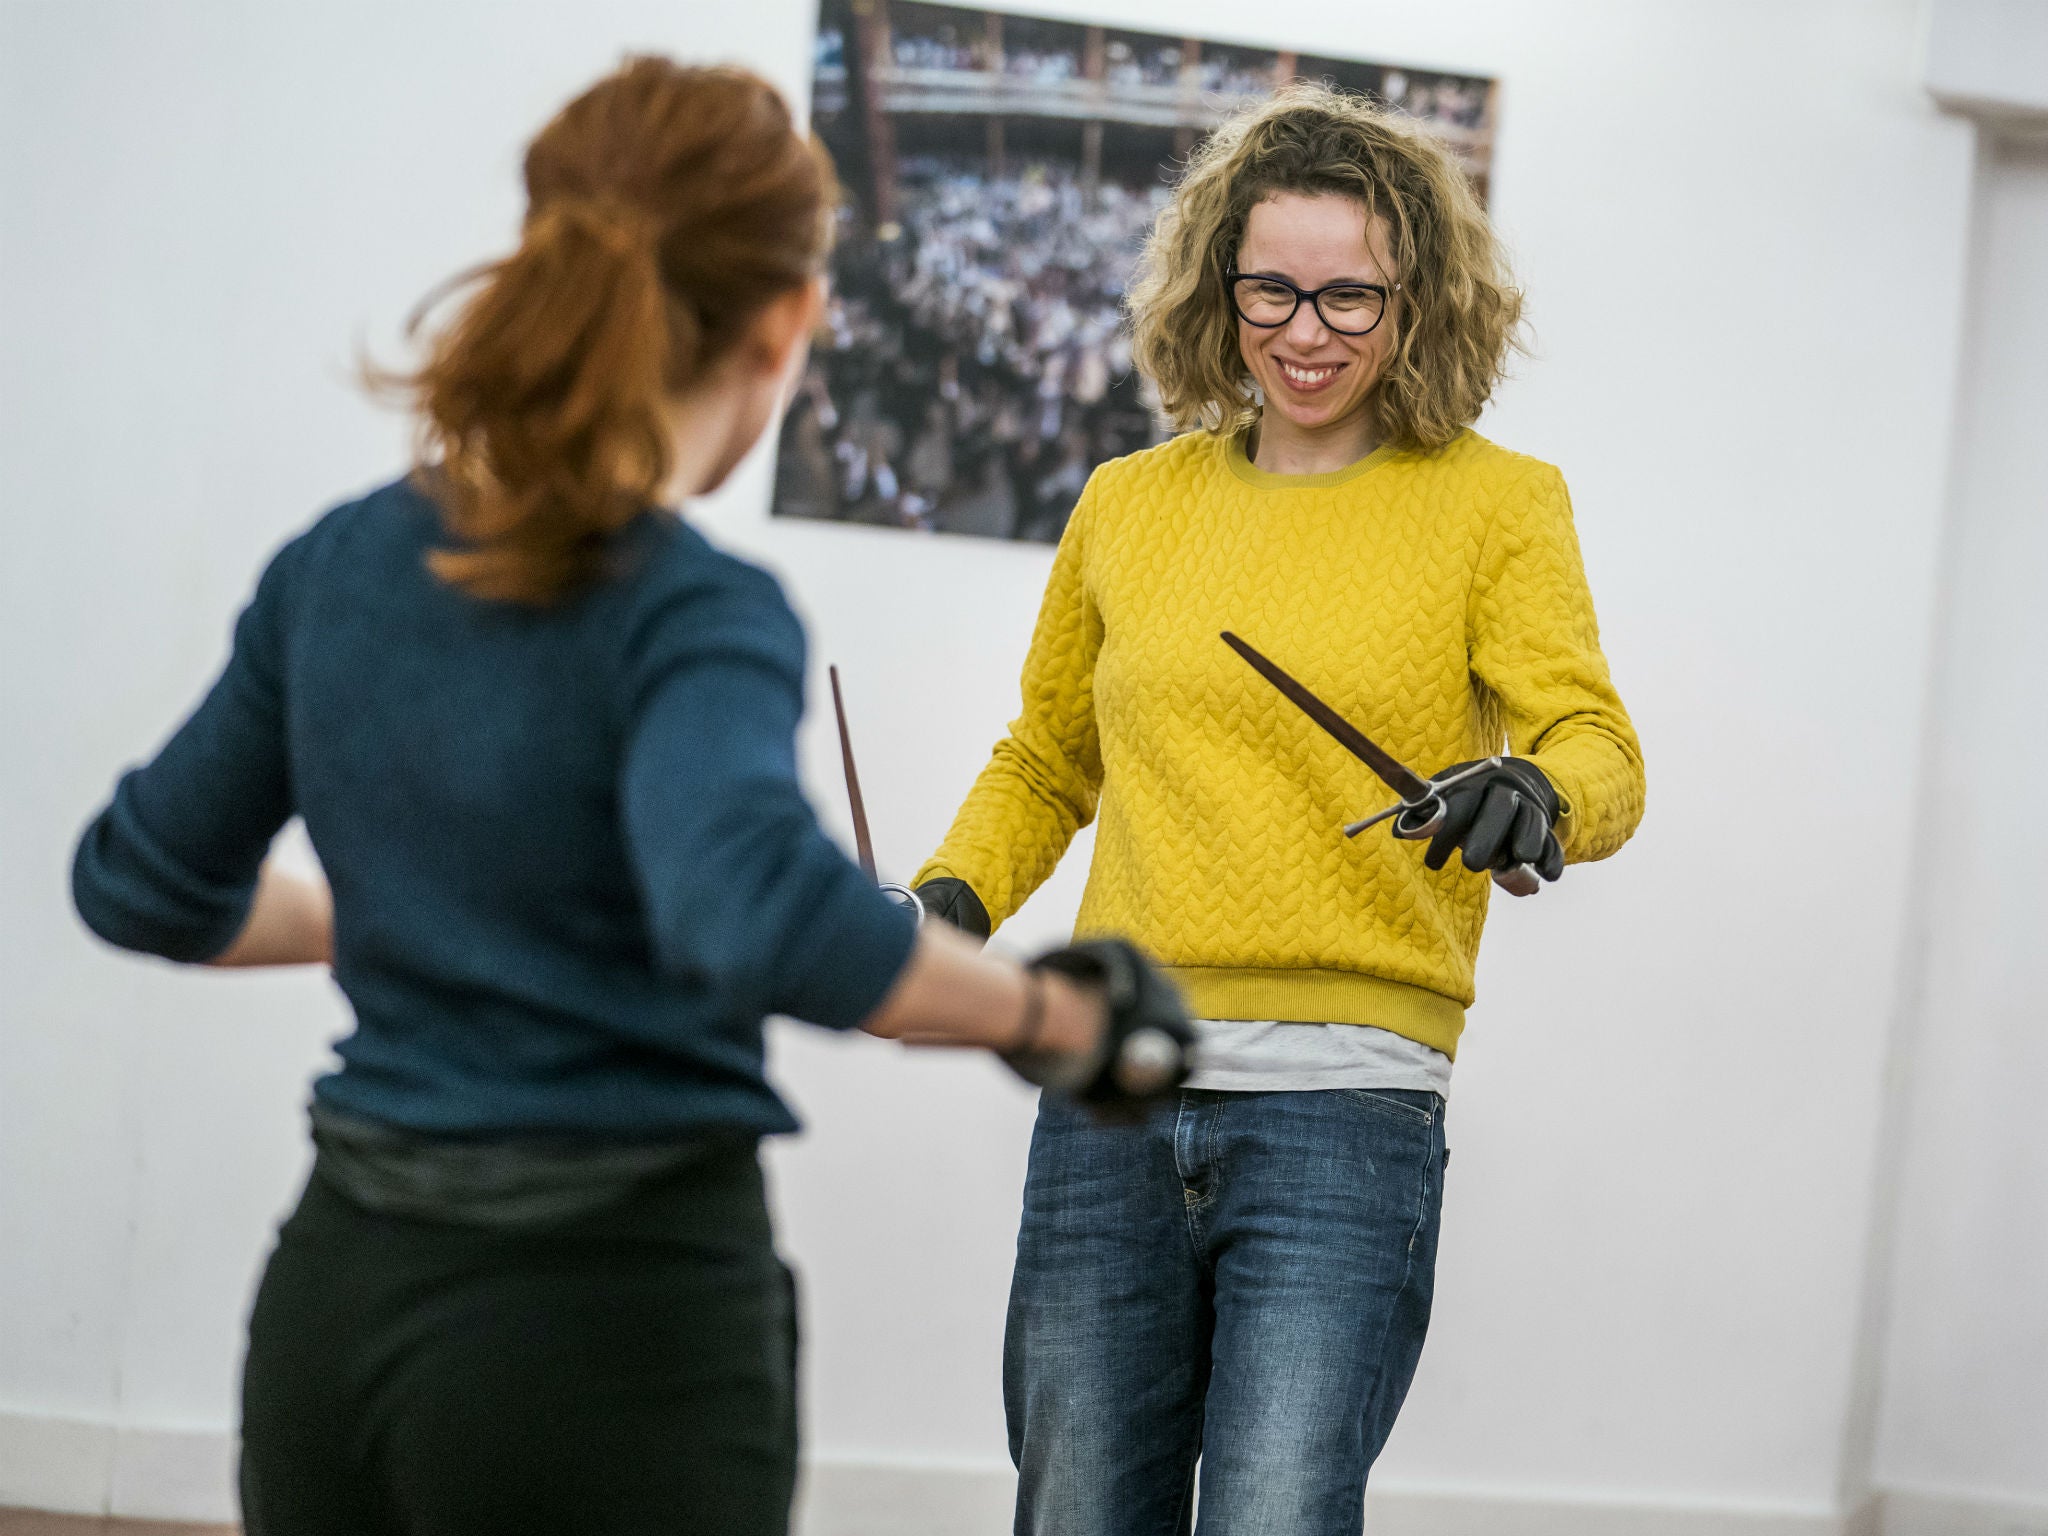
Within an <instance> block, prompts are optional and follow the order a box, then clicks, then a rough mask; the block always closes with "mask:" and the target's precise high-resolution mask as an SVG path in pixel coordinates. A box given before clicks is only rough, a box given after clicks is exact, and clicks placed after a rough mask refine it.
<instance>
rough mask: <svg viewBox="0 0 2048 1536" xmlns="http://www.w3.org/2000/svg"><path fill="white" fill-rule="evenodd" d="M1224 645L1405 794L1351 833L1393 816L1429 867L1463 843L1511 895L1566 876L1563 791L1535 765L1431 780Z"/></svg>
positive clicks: (1275, 671) (1258, 661)
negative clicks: (1557, 827)
mask: <svg viewBox="0 0 2048 1536" xmlns="http://www.w3.org/2000/svg"><path fill="white" fill-rule="evenodd" d="M1223 643H1224V644H1226V645H1228V646H1229V647H1230V648H1231V649H1232V650H1234V651H1236V652H1237V654H1238V655H1240V656H1242V657H1243V658H1244V659H1245V660H1246V661H1247V662H1249V663H1250V664H1251V666H1252V669H1253V670H1254V671H1256V672H1257V673H1258V674H1259V675H1260V676H1261V677H1263V678H1265V679H1266V681H1267V682H1269V683H1271V684H1272V685H1273V686H1274V687H1275V688H1277V689H1279V690H1280V692H1281V693H1282V694H1284V695H1285V696H1286V697H1287V699H1288V700H1289V701H1290V702H1291V703H1293V704H1294V705H1295V707H1296V708H1298V709H1299V710H1301V712H1302V713H1303V714H1305V715H1307V716H1308V717H1309V718H1310V719H1311V720H1313V721H1315V723H1316V724H1317V725H1320V726H1321V727H1322V728H1323V729H1324V730H1325V731H1327V732H1328V733H1329V734H1330V735H1331V736H1332V737H1334V738H1335V739H1336V741H1337V742H1338V743H1339V744H1340V745H1341V746H1343V747H1344V748H1345V750H1347V751H1348V752H1350V753H1351V755H1352V756H1354V757H1356V758H1358V759H1359V761H1361V762H1363V763H1364V764H1365V765H1366V766H1367V767H1368V768H1370V769H1371V770H1372V771H1373V772H1374V773H1375V774H1377V775H1378V776H1379V778H1380V779H1381V781H1382V782H1384V783H1385V784H1386V785H1387V787H1388V788H1390V789H1392V790H1393V791H1394V793H1395V794H1397V795H1399V796H1400V797H1401V798H1400V801H1399V802H1398V803H1397V804H1395V805H1391V806H1389V807H1387V809H1386V810H1384V811H1381V812H1379V813H1378V814H1377V815H1374V816H1368V817H1366V818H1365V819H1364V820H1363V821H1354V822H1352V823H1351V824H1350V825H1349V826H1347V827H1345V829H1344V835H1345V836H1346V837H1356V836H1357V835H1358V834H1359V833H1361V832H1363V831H1365V830H1366V828H1368V827H1372V826H1376V825H1378V824H1379V823H1380V822H1382V821H1387V820H1389V819H1391V820H1392V821H1393V823H1394V826H1393V833H1394V836H1396V837H1398V838H1403V839H1407V840H1411V841H1418V842H1419V841H1421V840H1422V839H1425V838H1427V839H1429V843H1430V846H1429V852H1428V854H1427V855H1426V856H1425V858H1424V861H1423V862H1424V863H1425V864H1427V865H1428V867H1429V868H1431V869H1441V868H1443V866H1444V864H1445V863H1446V862H1447V861H1448V860H1449V858H1450V855H1451V850H1452V849H1453V848H1454V847H1458V846H1460V845H1462V846H1463V849H1464V862H1465V867H1466V868H1467V869H1471V870H1474V871H1477V870H1481V869H1488V870H1491V872H1492V874H1493V881H1494V884H1496V885H1498V886H1499V887H1500V888H1501V889H1502V890H1504V891H1506V892H1507V893H1508V894H1509V895H1511V896H1533V895H1534V894H1535V893H1536V892H1537V891H1538V890H1539V889H1540V888H1541V882H1542V881H1544V880H1555V879H1556V878H1557V877H1558V876H1559V875H1560V874H1561V873H1563V870H1564V853H1563V850H1562V849H1561V848H1560V847H1559V846H1558V842H1557V838H1556V836H1555V834H1554V833H1553V832H1552V830H1551V828H1552V826H1553V824H1554V823H1555V822H1556V820H1557V814H1558V802H1557V791H1556V790H1555V789H1553V788H1552V787H1551V784H1550V781H1549V779H1547V778H1545V777H1544V775H1543V771H1542V770H1541V769H1540V768H1538V767H1536V765H1535V764H1533V763H1531V762H1529V761H1527V760H1526V759H1524V758H1509V757H1500V756H1495V757H1487V758H1481V759H1480V760H1479V761H1477V762H1470V763H1457V764H1454V765H1453V766H1451V767H1449V768H1447V769H1445V770H1444V771H1443V772H1442V773H1440V774H1438V775H1437V776H1436V777H1435V778H1434V779H1425V778H1423V777H1422V775H1420V774H1419V773H1416V772H1415V771H1414V770H1413V769H1411V768H1409V767H1408V766H1407V765H1406V764H1404V763H1402V762H1401V761H1400V760H1399V759H1398V758H1395V757H1393V756H1390V755H1389V754H1388V753H1386V752H1385V751H1383V750H1381V748H1380V747H1378V746H1377V745H1375V744H1374V743H1373V741H1372V740H1371V738H1369V737H1368V736H1366V734H1365V733H1364V732H1363V731H1360V730H1359V729H1358V727H1356V726H1355V725H1353V724H1352V723H1351V722H1350V721H1349V720H1346V719H1345V718H1344V717H1343V716H1342V715H1340V714H1338V713H1337V711H1336V710H1334V709H1332V708H1331V707H1330V706H1329V705H1327V704H1325V703H1324V702H1323V701H1322V700H1321V699H1319V698H1317V697H1316V696H1315V695H1314V694H1313V693H1311V692H1310V691H1309V690H1308V689H1307V688H1305V687H1304V686H1302V684H1300V683H1298V682H1296V681H1295V680H1294V678H1292V677H1291V676H1289V675H1288V674H1287V673H1286V672H1285V671H1283V670H1282V669H1281V668H1280V667H1279V666H1278V665H1277V664H1276V663H1274V662H1272V661H1269V660H1267V658H1266V657H1264V656H1263V655H1261V654H1260V653H1259V652H1258V651H1257V650H1255V649H1254V648H1253V647H1252V646H1250V645H1249V644H1247V643H1246V642H1245V641H1243V640H1241V639H1239V638H1238V637H1237V636H1236V635H1234V634H1231V633H1230V632H1229V631H1228V630H1225V631H1224V632H1223Z"/></svg>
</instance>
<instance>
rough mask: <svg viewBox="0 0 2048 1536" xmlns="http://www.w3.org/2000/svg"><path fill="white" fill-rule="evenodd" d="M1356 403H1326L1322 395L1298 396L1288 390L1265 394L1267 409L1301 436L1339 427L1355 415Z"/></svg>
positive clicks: (1270, 391)
mask: <svg viewBox="0 0 2048 1536" xmlns="http://www.w3.org/2000/svg"><path fill="white" fill-rule="evenodd" d="M1358 404H1359V403H1358V402H1357V401H1355V400H1340V399H1336V398H1334V397H1332V398H1328V399H1325V398H1324V397H1323V396H1321V395H1307V396H1303V395H1297V394H1295V393H1294V392H1293V391H1291V390H1280V389H1269V390H1267V391H1266V409H1267V410H1268V411H1272V412H1277V413H1278V414H1279V415H1280V416H1282V417H1284V418H1285V419H1286V421H1287V423H1288V425H1289V426H1291V427H1294V428H1295V429H1296V430H1297V431H1301V432H1323V431H1328V430H1329V429H1330V428H1332V427H1336V426H1340V425H1342V424H1343V423H1345V422H1347V421H1349V420H1350V419H1351V418H1352V417H1353V416H1355V415H1356V414H1357V413H1358Z"/></svg>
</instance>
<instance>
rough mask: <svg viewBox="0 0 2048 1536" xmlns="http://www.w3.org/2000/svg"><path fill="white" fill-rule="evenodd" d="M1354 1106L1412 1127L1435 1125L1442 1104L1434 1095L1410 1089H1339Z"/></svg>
mask: <svg viewBox="0 0 2048 1536" xmlns="http://www.w3.org/2000/svg"><path fill="white" fill-rule="evenodd" d="M1337 1091H1338V1092H1339V1093H1340V1094H1342V1095H1343V1096H1344V1097H1345V1098H1347V1099H1349V1100H1350V1101H1351V1102H1352V1103H1354V1104H1362V1105H1364V1106H1365V1107H1366V1108H1367V1109H1371V1110H1376V1111H1377V1112H1379V1113H1380V1114H1382V1115H1388V1116H1391V1117H1393V1118H1394V1119H1397V1120H1404V1121H1406V1122H1407V1123H1408V1124H1410V1125H1434V1124H1435V1123H1436V1106H1437V1104H1438V1103H1439V1102H1440V1101H1439V1100H1438V1098H1437V1096H1436V1095H1435V1094H1433V1093H1422V1092H1417V1091H1416V1090H1414V1089H1409V1088H1339V1089H1338V1090H1337Z"/></svg>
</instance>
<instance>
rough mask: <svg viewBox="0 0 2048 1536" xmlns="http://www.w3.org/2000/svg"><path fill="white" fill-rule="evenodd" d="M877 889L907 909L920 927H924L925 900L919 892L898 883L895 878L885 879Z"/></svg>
mask: <svg viewBox="0 0 2048 1536" xmlns="http://www.w3.org/2000/svg"><path fill="white" fill-rule="evenodd" d="M875 889H876V890H878V891H880V892H881V893H882V894H883V895H884V896H886V897H888V898H889V899H890V900H891V901H893V902H894V903H896V905H897V906H899V907H902V908H903V909H904V910H905V911H907V912H908V913H909V914H910V915H911V917H912V919H913V920H915V922H916V923H917V926H918V927H920V928H922V927H923V926H924V919H925V910H924V902H923V900H922V899H921V898H920V897H919V896H918V894H917V892H915V891H913V890H912V889H911V888H910V887H909V886H907V885H898V884H896V883H895V882H894V881H893V880H884V881H883V882H882V883H881V884H879V885H877V886H876V887H875Z"/></svg>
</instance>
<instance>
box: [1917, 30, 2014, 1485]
mask: <svg viewBox="0 0 2048 1536" xmlns="http://www.w3.org/2000/svg"><path fill="white" fill-rule="evenodd" d="M2043 73H2044V76H2048V68H2044V71H2043ZM1978 196H1979V200H1980V202H1979V207H1978V210H1977V219H1978V225H1977V228H1978V253H1977V259H1976V262H1975V270H1974V271H1973V273H1972V287H1973V290H1974V292H1973V299H1972V304H1971V313H1970V324H1969V328H1968V332H1967V336H1968V342H1967V352H1966V358H1967V363H1966V368H1965V375H1964V385H1963V392H1962V396H1961V410H1960V413H1959V423H1958V430H1957V435H1956V457H1955V483H1954V493H1953V497H1952V500H1951V512H1950V519H1949V527H1948V534H1947V538H1948V550H1947V556H1946V560H1945V568H1944V580H1943V583H1942V598H1941V615H1942V622H1941V627H1940V643H1939V650H1938V669H1937V673H1936V677H1937V686H1936V689H1935V699H1936V704H1935V708H1934V711H1933V714H1932V719H1931V722H1930V730H1931V735H1932V740H1933V743H1934V745H1933V749H1932V751H1931V753H1930V755H1929V760H1928V761H1929V772H1928V783H1927V788H1926V794H1925V801H1924V809H1923V816H1924V817H1925V822H1924V833H1923V837H1924V843H1923V848H1924V852H1923V859H1922V865H1921V868H1922V869H1923V870H1924V879H1923V883H1922V886H1921V889H1920V891H1919V893H1918V895H1917V898H1916V908H1917V910H1918V912H1919V914H1920V916H1921V919H1922V923H1921V924H1917V925H1916V927H1918V928H1919V929H1920V932H1921V934H1922V938H1921V945H1922V949H1921V952H1920V955H1919V957H1918V960H1917V972H1916V983H1917V988H1916V995H1915V997H1914V999H1913V1005H1914V1006H1913V1011H1912V1022H1913V1037H1912V1039H1911V1042H1910V1064H1911V1066H1910V1074H1909V1081H1910V1083H1911V1088H1910V1091H1909V1094H1908V1096H1907V1101H1906V1102H1907V1112H1906V1115H1905V1118H1904V1121H1903V1123H1902V1126H1901V1133H1902V1137H1903V1145H1904V1148H1905V1156H1904V1158H1903V1159H1902V1165H1903V1173H1904V1176H1903V1179H1902V1181H1901V1186H1900V1204H1899V1212H1898V1219H1897V1225H1896V1262H1895V1264H1894V1267H1893V1270H1892V1276H1891V1279H1892V1304H1891V1329H1890V1336H1889V1347H1888V1348H1887V1350H1886V1371H1887V1374H1886V1380H1885V1394H1884V1400H1883V1414H1882V1418H1881V1420H1880V1439H1879V1443H1878V1464H1877V1467H1878V1474H1879V1478H1880V1480H1881V1481H1882V1482H1884V1483H1886V1484H1890V1485H1904V1486H1909V1487H1914V1488H1918V1489H1921V1490H1925V1491H1931V1492H1938V1493H1942V1494H1948V1495H1957V1494H1963V1495H1976V1496H1986V1497H1994V1496H2002V1497H2003V1498H2005V1499H2007V1500H2010V1501H2012V1502H2015V1503H2018V1502H2022V1501H2026V1502H2031V1503H2033V1504H2034V1505H2036V1506H2038V1507H2040V1508H2042V1509H2044V1510H2048V1216H2044V1213H2048V1141H2044V1139H2043V1137H2042V1134H2041V1127H2042V1093H2043V1088H2044V1085H2048V940H2044V935H2043V927H2044V925H2043V922H2042V907H2043V896H2042V887H2041V881H2042V878H2043V872H2044V871H2048V827H2044V826H2043V825H2042V822H2041V819H2040V818H2039V817H2038V816H2034V815H2030V814H2028V813H2027V810H2026V804H2027V796H2028V795H2029V793H2030V792H2031V774H2032V772H2033V769H2034V765H2036V764H2038V763H2041V762H2043V761H2048V602H2044V601H2043V597H2042V591H2041V580H2042V575H2043V573H2044V572H2048V433H2044V432H2043V419H2044V418H2043V413H2044V407H2048V293H2044V291H2043V289H2042V277H2043V274H2044V273H2048V140H2044V141H2042V142H2039V143H2036V144H2034V145H2032V146H2024V145H2020V144H2012V145H2008V146H2005V147H2003V148H1999V147H1993V148H1991V149H1990V150H1989V151H1988V152H1987V154H1986V156H1985V159H1984V163H1983V165H1982V168H1981V171H1980V177H1979V183H1978ZM2043 1523H2044V1525H2048V1517H2044V1519H2043Z"/></svg>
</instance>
